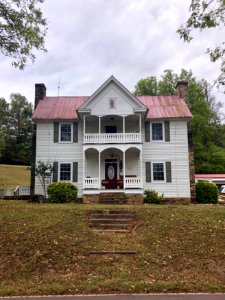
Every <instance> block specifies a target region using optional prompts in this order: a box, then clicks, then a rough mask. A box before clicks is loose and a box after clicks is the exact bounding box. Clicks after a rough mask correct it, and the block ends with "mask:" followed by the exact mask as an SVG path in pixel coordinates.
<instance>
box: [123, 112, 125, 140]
mask: <svg viewBox="0 0 225 300" xmlns="http://www.w3.org/2000/svg"><path fill="white" fill-rule="evenodd" d="M123 142H124V143H125V117H124V116H123Z"/></svg>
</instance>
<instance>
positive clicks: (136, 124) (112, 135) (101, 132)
mask: <svg viewBox="0 0 225 300" xmlns="http://www.w3.org/2000/svg"><path fill="white" fill-rule="evenodd" d="M83 129H84V131H83V133H84V134H83V143H84V144H127V143H131V144H132V143H141V142H142V141H141V115H131V116H126V117H125V116H117V115H108V116H104V117H96V116H92V115H91V116H84V119H83Z"/></svg>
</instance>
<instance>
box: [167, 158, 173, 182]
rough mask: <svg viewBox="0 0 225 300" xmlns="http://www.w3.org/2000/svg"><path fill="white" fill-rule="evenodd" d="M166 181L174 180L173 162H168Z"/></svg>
mask: <svg viewBox="0 0 225 300" xmlns="http://www.w3.org/2000/svg"><path fill="white" fill-rule="evenodd" d="M166 182H172V172H171V162H170V161H167V162H166Z"/></svg>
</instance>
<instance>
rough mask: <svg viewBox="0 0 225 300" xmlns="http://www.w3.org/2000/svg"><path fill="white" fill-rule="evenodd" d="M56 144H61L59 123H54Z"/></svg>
mask: <svg viewBox="0 0 225 300" xmlns="http://www.w3.org/2000/svg"><path fill="white" fill-rule="evenodd" d="M53 141H54V143H58V142H59V123H57V122H55V123H54V138H53Z"/></svg>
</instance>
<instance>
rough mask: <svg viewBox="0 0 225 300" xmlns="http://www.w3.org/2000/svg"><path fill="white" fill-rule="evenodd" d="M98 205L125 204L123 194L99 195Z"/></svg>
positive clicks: (125, 200)
mask: <svg viewBox="0 0 225 300" xmlns="http://www.w3.org/2000/svg"><path fill="white" fill-rule="evenodd" d="M99 203H101V204H127V199H126V196H125V194H124V193H100V195H99Z"/></svg>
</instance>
